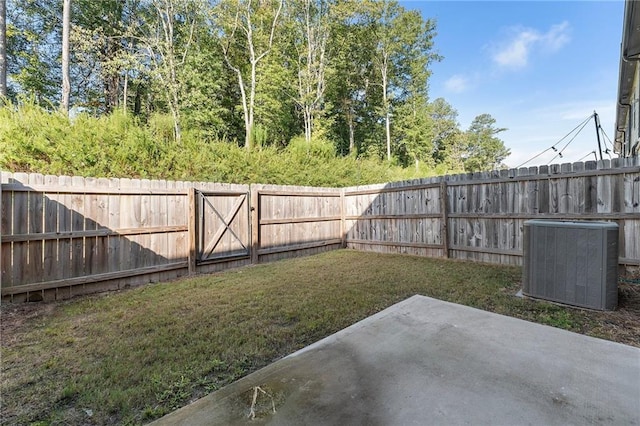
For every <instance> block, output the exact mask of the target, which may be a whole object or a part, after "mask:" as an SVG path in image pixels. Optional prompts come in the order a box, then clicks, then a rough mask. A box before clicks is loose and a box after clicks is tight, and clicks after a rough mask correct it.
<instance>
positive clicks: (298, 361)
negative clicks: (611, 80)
mask: <svg viewBox="0 0 640 426" xmlns="http://www.w3.org/2000/svg"><path fill="white" fill-rule="evenodd" d="M252 406H253V411H254V413H255V418H254V419H251V418H250V414H251V408H252ZM274 409H275V412H274ZM154 424H156V425H193V426H196V425H245V424H251V425H263V424H271V425H456V424H472V425H482V424H491V425H584V424H611V425H614V424H615V425H623V424H624V425H633V424H636V425H640V349H638V348H634V347H631V346H626V345H621V344H618V343H613V342H609V341H605V340H600V339H595V338H592V337H587V336H583V335H580V334H575V333H571V332H568V331H564V330H560V329H556V328H553V327H547V326H543V325H539V324H534V323H531V322H527V321H522V320H518V319H515V318H510V317H506V316H502V315H497V314H493V313H489V312H485V311H481V310H478V309H473V308H470V307H467V306H461V305H456V304H452V303H447V302H442V301H439V300H435V299H432V298H429V297H423V296H413V297H411V298H409V299H407V300H405V301H403V302H400V303H398V304H396V305H394V306H392V307H390V308H388V309H385V310H384V311H382V312H379V313H378V314H376V315H373V316H371V317H369V318H367V319H365V320H363V321H360V322H358V323H356V324H354V325H353V326H351V327H348V328H346V329H344V330H342V331H340V332H338V333H336V334H334V335H332V336H329V337H327V338H326V339H323V340H321V341H319V342H317V343H315V344H313V345H311V346H308V347H306V348H304V349H302V350H300V351H298V352H296V353H294V354H292V355H289V356H287V357H286V358H283V359H281V360H279V361H277V362H275V363H273V364H271V365H269V366H267V367H265V368H263V369H262V370H259V371H257V372H255V373H253V374H250V375H248V376H247V377H244V378H243V379H241V380H239V381H237V382H235V383H232V384H231V385H229V386H226V387H225V388H223V389H221V390H219V391H217V392H214V393H212V394H210V395H208V396H206V397H204V398H202V399H200V400H198V401H196V402H194V403H192V404H190V405H188V406H186V407H184V408H181V409H179V410H177V411H175V412H173V413H171V414H169V415H167V416H165V417H163V418H161V419H159V420H158V421H156V422H155V423H154Z"/></svg>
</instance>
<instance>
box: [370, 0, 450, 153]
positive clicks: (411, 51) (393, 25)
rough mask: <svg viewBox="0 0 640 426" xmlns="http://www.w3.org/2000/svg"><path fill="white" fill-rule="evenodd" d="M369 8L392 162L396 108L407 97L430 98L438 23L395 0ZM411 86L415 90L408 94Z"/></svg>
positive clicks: (378, 0) (376, 0)
mask: <svg viewBox="0 0 640 426" xmlns="http://www.w3.org/2000/svg"><path fill="white" fill-rule="evenodd" d="M369 7H370V8H371V12H370V14H371V15H370V19H371V23H370V27H371V31H372V33H373V34H374V36H375V39H376V40H375V41H376V49H375V55H374V56H373V64H374V66H375V70H376V74H377V78H378V79H379V80H378V85H379V86H380V89H381V94H382V105H381V111H382V114H381V115H382V116H383V119H384V127H385V142H386V156H387V160H389V161H390V160H391V153H392V146H391V145H392V137H391V125H392V124H391V118H392V114H393V109H394V106H395V105H397V104H399V103H401V102H402V100H403V99H404V98H406V97H407V96H414V97H415V96H420V97H423V96H426V88H427V79H428V76H429V71H428V65H429V63H430V62H431V61H433V60H435V59H439V56H438V55H436V54H434V53H432V49H433V37H434V35H435V23H434V22H433V21H431V20H427V21H424V20H423V19H422V17H421V16H420V14H419V12H417V11H407V10H405V9H404V8H403V7H401V6H400V5H399V4H398V3H397V2H396V1H395V0H373V1H371V3H370V6H369ZM407 84H410V85H411V86H412V88H411V89H409V90H407V89H406V88H407V87H408V86H407ZM414 104H416V105H417V103H414Z"/></svg>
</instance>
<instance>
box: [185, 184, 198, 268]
mask: <svg viewBox="0 0 640 426" xmlns="http://www.w3.org/2000/svg"><path fill="white" fill-rule="evenodd" d="M196 196H197V191H196V188H189V218H188V223H187V228H188V229H189V275H193V274H195V273H196V256H197V248H196V244H197V239H196V235H197V233H196V225H197V221H196V220H197V217H198V215H197V204H196Z"/></svg>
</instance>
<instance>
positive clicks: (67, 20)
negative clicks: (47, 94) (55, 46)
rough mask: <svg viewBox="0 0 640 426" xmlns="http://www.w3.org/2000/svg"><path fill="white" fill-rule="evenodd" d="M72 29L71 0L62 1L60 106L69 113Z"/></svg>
mask: <svg viewBox="0 0 640 426" xmlns="http://www.w3.org/2000/svg"><path fill="white" fill-rule="evenodd" d="M70 31H71V0H63V2H62V101H61V102H60V108H61V109H62V111H63V112H64V113H65V114H69V96H70V94H71V83H70V82H69V32H70Z"/></svg>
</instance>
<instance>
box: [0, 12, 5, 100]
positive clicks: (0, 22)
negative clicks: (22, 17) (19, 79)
mask: <svg viewBox="0 0 640 426" xmlns="http://www.w3.org/2000/svg"><path fill="white" fill-rule="evenodd" d="M6 96H7V0H0V98H2V97H6Z"/></svg>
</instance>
